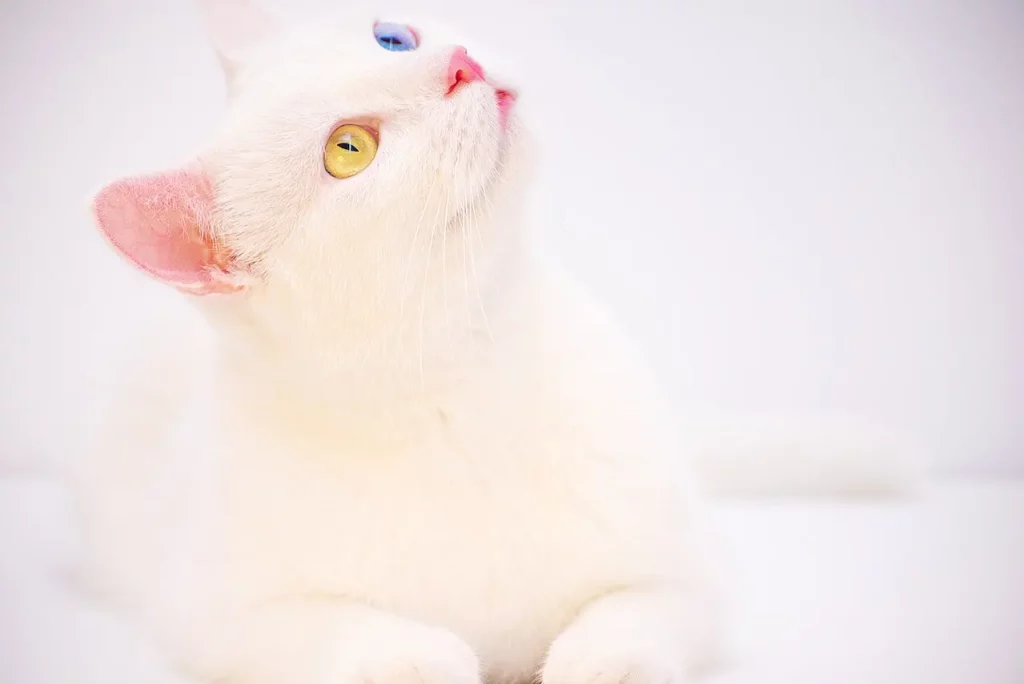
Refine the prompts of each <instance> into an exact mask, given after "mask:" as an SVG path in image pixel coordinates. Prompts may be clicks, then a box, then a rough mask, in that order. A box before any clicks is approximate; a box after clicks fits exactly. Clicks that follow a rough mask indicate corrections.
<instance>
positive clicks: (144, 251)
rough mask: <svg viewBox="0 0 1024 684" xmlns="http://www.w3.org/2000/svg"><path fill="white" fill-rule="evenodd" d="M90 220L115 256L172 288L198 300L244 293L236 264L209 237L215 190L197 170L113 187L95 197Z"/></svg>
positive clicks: (131, 180)
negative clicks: (235, 272)
mask: <svg viewBox="0 0 1024 684" xmlns="http://www.w3.org/2000/svg"><path fill="white" fill-rule="evenodd" d="M93 215H94V217H95V220H96V224H97V225H98V226H99V228H100V231H101V232H102V233H103V235H104V236H105V237H106V239H107V241H108V242H109V243H110V245H111V246H112V247H113V248H114V250H115V251H117V252H118V253H119V254H120V255H121V256H123V257H124V258H125V259H127V260H128V261H130V262H131V263H133V264H134V265H135V266H136V267H137V268H139V269H140V270H141V271H143V272H144V273H147V274H148V275H150V276H153V277H154V278H157V279H158V280H160V281H162V282H164V283H167V284H168V285H171V286H172V287H175V288H177V289H179V290H181V291H183V292H187V293H189V294H196V295H205V294H224V293H228V292H235V291H238V290H240V289H242V286H241V285H239V284H237V283H236V282H233V281H234V280H235V279H234V278H233V276H232V274H233V272H234V271H235V269H236V264H235V260H234V258H233V257H232V255H231V253H230V251H229V250H228V249H227V248H226V247H225V246H224V245H223V244H222V243H221V242H220V241H219V240H217V239H216V237H215V236H214V234H213V230H212V215H213V184H212V183H211V182H210V180H209V177H208V176H207V175H206V174H205V173H204V172H203V171H201V170H197V169H194V168H187V169H179V170H173V171H166V172H163V173H158V174H152V175H148V176H137V177H133V178H126V179H122V180H119V181H115V182H114V183H111V184H110V185H108V186H107V187H105V188H104V189H103V190H101V191H100V192H99V194H97V195H96V198H95V199H94V200H93Z"/></svg>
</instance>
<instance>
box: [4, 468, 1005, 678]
mask: <svg viewBox="0 0 1024 684" xmlns="http://www.w3.org/2000/svg"><path fill="white" fill-rule="evenodd" d="M712 521H713V532H714V533H715V539H716V544H717V549H718V553H719V556H720V561H721V565H722V570H723V572H724V577H725V587H726V589H727V592H728V595H729V601H730V604H731V611H732V613H733V616H732V619H733V622H732V626H731V640H732V642H733V645H732V650H733V661H734V663H733V665H732V666H731V667H730V668H729V669H725V670H722V671H720V672H718V673H717V674H715V675H714V676H713V677H712V678H711V679H710V680H709V684H775V683H778V684H782V683H783V682H784V683H785V684H805V683H806V684H1021V682H1024V649H1022V648H1021V635H1022V634H1024V581H1022V578H1024V483H1013V484H1011V483H995V482H988V483H974V484H968V483H959V484H946V485H942V486H938V487H935V488H933V489H931V490H930V491H927V492H926V493H924V494H923V496H922V497H921V498H920V499H918V500H914V501H903V502H890V503H877V502H876V503H868V502H860V503H854V502H827V501H819V502H799V501H775V502H746V503H722V504H719V505H718V506H717V507H716V511H715V515H714V516H713V518H712ZM67 522H68V519H67V510H66V508H65V502H64V500H63V497H62V496H61V492H60V490H59V489H57V488H55V487H53V486H51V485H49V484H47V483H45V482H41V481H35V480H27V479H26V480H18V479H13V478H9V479H7V480H0V606H3V609H2V611H0V681H3V682H4V683H5V684H7V683H8V682H10V683H11V684H93V683H95V684H101V683H102V684H142V682H145V684H163V683H164V682H165V681H166V682H169V681H171V680H169V679H164V678H162V677H161V676H158V675H157V674H156V670H155V665H154V663H155V662H156V658H155V656H154V655H153V653H152V652H150V651H148V650H147V649H146V648H145V646H144V645H141V644H140V641H139V638H138V637H137V635H135V634H134V633H133V632H131V631H130V630H126V629H125V627H124V626H123V625H119V624H118V623H117V622H116V621H115V620H113V619H112V618H110V617H109V616H106V615H102V614H97V613H93V612H91V611H89V610H87V609H86V608H85V607H83V605H82V604H80V603H78V602H76V601H75V600H73V599H72V597H71V596H72V595H71V594H69V593H67V592H66V591H65V590H63V589H62V588H61V585H60V584H59V583H58V581H57V580H56V579H55V574H54V569H55V568H56V567H57V566H58V562H59V561H60V559H62V558H65V557H67V554H68V551H69V549H71V548H72V547H73V544H72V542H73V539H72V537H71V535H70V534H69V531H68V528H67Z"/></svg>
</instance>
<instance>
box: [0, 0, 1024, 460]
mask: <svg viewBox="0 0 1024 684" xmlns="http://www.w3.org/2000/svg"><path fill="white" fill-rule="evenodd" d="M267 2H268V4H270V5H273V6H276V7H279V8H284V7H288V8H289V10H288V11H289V13H291V14H298V13H300V12H301V11H302V9H303V8H314V7H319V8H321V9H322V8H326V7H330V8H332V9H335V10H343V8H344V3H343V2H341V3H339V2H336V0H295V1H294V2H285V0H267ZM387 4H390V3H387ZM406 4H409V5H416V4H424V3H415V2H406ZM193 5H194V3H193V2H192V0H176V1H175V2H138V0H87V1H86V0H46V1H36V0H11V1H6V2H4V3H2V8H0V88H2V89H3V92H5V93H6V94H7V96H6V97H5V98H4V101H3V105H2V106H0V146H2V149H3V153H4V166H5V169H6V170H5V172H4V173H3V174H0V207H2V209H3V210H2V216H3V236H4V238H5V242H4V248H3V249H2V250H0V293H3V294H2V295H0V319H2V320H3V321H4V326H3V333H2V335H0V351H2V352H3V353H2V354H0V376H2V378H3V382H2V383H0V387H2V388H3V389H2V392H3V393H2V395H0V408H2V410H0V435H2V437H0V459H3V458H7V459H11V458H12V457H19V458H30V457H32V456H34V455H35V454H37V453H39V452H48V453H50V454H53V453H55V452H60V451H62V450H65V449H67V447H68V446H69V444H70V443H73V440H72V439H70V438H69V436H68V434H69V433H68V431H67V430H66V429H64V428H63V425H64V423H65V422H67V421H68V420H69V419H70V418H71V417H73V416H75V415H77V414H78V413H79V407H80V404H81V402H83V401H87V400H88V399H89V396H90V391H91V388H92V387H93V382H92V377H93V376H92V374H93V373H94V372H95V370H94V368H93V367H92V361H93V360H95V359H94V358H93V357H90V356H89V355H88V353H87V351H86V350H89V349H90V348H93V347H94V348H95V349H96V350H98V351H99V352H102V351H103V349H104V348H105V347H106V345H107V342H109V340H110V339H112V338H114V337H116V336H117V335H119V332H120V327H121V326H123V325H125V322H126V321H130V320H132V318H133V316H132V315H125V314H124V311H125V308H126V307H127V306H128V305H130V304H131V303H133V302H134V303H136V304H138V302H140V301H143V298H144V297H148V296H149V294H150V291H149V290H147V289H145V288H142V289H140V286H139V285H138V281H137V280H135V279H132V278H130V277H129V276H128V274H127V269H124V267H123V266H122V265H120V264H119V263H118V262H117V261H116V260H115V259H114V258H113V257H112V256H111V255H110V254H108V253H107V250H106V248H105V247H104V246H103V245H102V244H101V241H100V240H99V239H98V238H97V237H96V236H95V235H94V233H93V231H92V229H91V227H90V226H89V224H88V220H87V215H86V211H85V207H86V200H87V198H88V196H89V195H90V193H91V192H93V191H94V190H95V189H97V188H98V187H99V186H100V185H101V184H103V183H105V182H107V181H109V180H111V179H112V178H114V177H116V176H118V175H121V174H128V173H135V172H141V171H148V170H152V169H154V168H159V167H163V166H169V165H172V164H177V163H180V162H181V161H183V160H184V159H185V158H186V157H187V156H188V155H190V154H191V153H192V152H193V151H195V150H196V149H198V148H199V147H200V146H201V145H202V144H203V143H204V141H205V140H207V139H208V137H209V136H210V135H211V133H212V131H213V129H214V126H215V125H216V122H217V119H218V116H219V113H220V111H221V107H222V102H223V94H222V89H221V80H220V75H219V73H218V72H217V67H216V64H215V60H214V58H213V56H212V53H211V52H210V50H209V49H208V47H207V45H206V42H205V38H204V36H203V30H202V27H201V26H200V24H199V21H198V16H197V14H196V13H195V11H194V6H193ZM423 11H427V12H429V13H430V14H433V15H438V16H440V17H448V18H450V19H453V20H455V21H456V22H457V23H459V24H461V25H462V26H464V27H465V28H466V29H467V31H468V33H469V34H470V35H473V36H476V38H477V40H476V41H475V42H473V43H471V44H470V46H469V47H470V49H471V52H473V53H474V54H476V55H477V56H478V57H480V59H481V60H482V61H484V63H485V66H491V65H493V63H494V62H493V61H492V60H491V59H490V58H489V57H487V55H486V53H487V50H485V49H484V48H486V47H493V48H494V50H495V51H497V52H501V53H505V54H508V55H511V56H514V57H516V58H517V59H518V61H519V62H521V64H522V67H523V71H524V76H525V77H524V79H523V80H522V86H523V95H524V97H523V106H524V107H525V108H528V109H532V115H533V117H534V119H535V121H536V124H537V126H536V127H537V128H538V130H539V131H540V132H541V134H542V137H541V144H540V145H539V146H538V153H539V154H541V155H542V156H543V157H544V158H545V162H546V167H545V169H546V170H545V173H544V175H543V178H542V179H541V182H540V183H539V186H538V189H537V196H536V211H537V213H538V214H539V215H544V216H547V217H549V218H550V219H551V220H552V221H553V222H554V224H555V225H556V227H555V228H554V229H553V230H552V234H551V238H552V240H553V242H554V243H555V244H556V246H557V247H558V249H559V250H560V251H561V252H562V253H563V254H564V255H565V257H566V260H567V261H569V263H570V264H571V265H572V267H573V268H574V269H575V270H577V271H578V272H579V273H580V274H581V276H582V277H583V278H585V279H586V280H587V281H588V282H589V283H590V284H591V285H592V287H593V288H594V289H596V290H597V291H598V294H599V296H600V297H601V298H602V299H605V300H606V301H608V302H609V303H610V305H611V306H613V307H614V308H615V310H616V312H617V313H618V315H619V316H620V317H621V318H622V319H623V320H624V322H625V323H626V324H627V325H628V326H630V329H631V330H632V331H634V332H635V334H636V335H637V336H638V337H639V338H640V340H641V342H642V344H644V346H645V347H646V348H647V349H648V350H649V351H650V357H651V359H652V361H653V362H654V363H655V364H657V365H658V367H659V368H660V369H661V370H662V371H663V374H664V378H665V384H666V387H667V388H668V390H669V391H670V393H671V394H672V397H673V398H674V399H675V400H676V401H677V402H678V403H679V404H680V405H681V406H683V407H688V406H696V407H698V408H700V409H704V408H707V407H709V406H710V407H714V406H721V407H723V408H742V409H747V408H749V409H755V410H757V409H762V408H765V409H769V410H789V409H793V410H800V409H805V408H812V409H818V408H822V407H825V408H834V409H841V410H849V411H852V412H856V413H861V414H863V415H865V416H866V417H868V418H875V419H878V420H880V421H883V422H886V423H889V424H891V425H893V426H895V427H897V428H907V429H909V430H911V431H913V432H914V433H916V435H917V436H918V437H919V438H920V439H921V440H923V441H925V442H926V446H931V447H933V448H934V453H935V454H936V456H937V459H938V461H939V463H940V465H942V466H944V467H945V468H947V469H958V470H972V471H975V472H978V471H986V470H1001V471H1014V470H1015V471H1016V472H1018V473H1021V474H1024V448H1021V446H1022V445H1024V420H1021V415H1020V414H1021V407H1022V406H1024V356H1022V355H1021V354H1020V353H1019V350H1020V349H1022V348H1024V269H1022V268H1020V264H1021V263H1024V231H1022V230H1021V229H1020V228H1021V220H1022V219H1021V217H1022V215H1024V135H1022V133H1021V130H1022V129H1021V126H1020V122H1021V121H1024V4H1022V3H1020V2H1013V1H1012V0H906V1H903V2H890V1H889V0H868V1H867V2H855V3H852V2H832V3H815V2H806V1H805V0H775V1H774V2H761V1H760V0H737V1H730V2H721V1H720V0H697V1H694V2H670V1H669V0H630V1H629V2H594V1H593V0H519V1H517V2H498V1H497V0H432V1H431V2H430V3H429V7H424V10H423ZM367 30H368V31H369V29H367ZM620 131H626V132H628V133H629V135H628V136H620V135H618V132H620ZM254 143H255V144H258V141H254ZM144 306H145V308H149V309H152V308H153V307H152V305H149V304H146V305H144ZM55 424H56V425H57V427H56V428H55V427H54V425H55Z"/></svg>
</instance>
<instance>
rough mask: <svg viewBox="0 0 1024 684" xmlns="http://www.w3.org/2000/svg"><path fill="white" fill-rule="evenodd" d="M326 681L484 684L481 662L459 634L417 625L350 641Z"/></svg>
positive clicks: (332, 683)
mask: <svg viewBox="0 0 1024 684" xmlns="http://www.w3.org/2000/svg"><path fill="white" fill-rule="evenodd" d="M328 679H329V681H326V680H328ZM323 684H480V663H479V660H478V659H477V657H476V654H475V653H474V652H473V649H471V648H470V647H469V644H467V643H466V642H465V641H463V640H462V639H460V638H459V637H458V636H456V635H455V634H453V633H451V632H449V631H447V630H444V629H440V628H432V627H420V626H417V627H416V628H413V629H403V630H400V631H395V632H380V633H371V634H363V635H362V636H361V637H360V638H357V639H355V640H354V641H353V642H349V643H348V644H346V645H345V648H344V653H343V654H342V657H340V658H338V659H337V660H336V661H335V662H334V667H333V668H332V672H331V674H330V676H329V677H327V678H325V681H324V682H323Z"/></svg>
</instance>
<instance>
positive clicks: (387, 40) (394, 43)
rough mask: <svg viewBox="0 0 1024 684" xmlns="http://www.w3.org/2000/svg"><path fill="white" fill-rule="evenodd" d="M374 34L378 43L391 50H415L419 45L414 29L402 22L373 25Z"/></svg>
mask: <svg viewBox="0 0 1024 684" xmlns="http://www.w3.org/2000/svg"><path fill="white" fill-rule="evenodd" d="M373 35H374V37H375V38H376V39H377V44H378V45H380V46H381V47H382V48H384V49H385V50H389V51H391V52H405V51H407V50H415V49H416V47H417V46H418V45H419V40H417V38H416V34H415V33H414V32H413V30H412V29H411V28H409V27H408V26H403V25H402V24H387V23H380V24H376V25H375V26H374V27H373Z"/></svg>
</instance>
